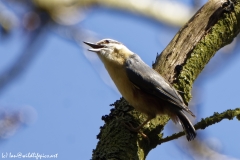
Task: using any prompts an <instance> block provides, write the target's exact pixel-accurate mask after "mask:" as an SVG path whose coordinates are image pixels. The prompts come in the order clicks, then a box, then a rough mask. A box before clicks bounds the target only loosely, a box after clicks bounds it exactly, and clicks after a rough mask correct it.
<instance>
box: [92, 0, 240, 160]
mask: <svg viewBox="0 0 240 160" xmlns="http://www.w3.org/2000/svg"><path fill="white" fill-rule="evenodd" d="M226 2H228V1H227V0H210V1H209V2H207V3H206V4H205V5H204V6H203V7H202V8H201V9H200V10H199V11H198V12H197V13H196V14H195V15H194V16H193V18H191V19H190V20H189V22H188V23H187V24H186V25H185V26H183V27H182V29H181V30H180V31H179V32H178V33H177V34H176V36H175V37H174V38H173V40H172V41H171V42H170V44H169V45H168V46H167V47H166V49H165V50H164V51H163V52H162V53H161V55H160V56H159V57H157V60H156V62H155V64H154V65H153V67H154V69H156V70H157V71H158V72H159V73H161V74H162V75H163V76H164V77H165V78H166V79H168V80H169V81H170V82H171V83H174V85H175V87H176V88H177V89H178V90H181V91H183V92H184V94H183V97H184V100H185V101H186V102H188V101H189V100H190V97H191V95H190V91H191V88H192V85H193V82H194V80H195V79H196V78H197V76H198V75H199V73H200V72H201V71H202V70H203V68H204V66H205V65H206V64H207V63H208V61H209V60H210V59H211V58H212V57H213V55H214V54H215V53H216V52H217V50H219V49H220V48H222V47H223V46H225V45H227V44H229V43H230V42H231V41H232V40H233V39H234V37H236V35H237V34H238V33H239V31H240V0H237V3H236V5H235V9H234V11H231V12H226V8H225V7H226V6H225V4H226ZM179 66H180V67H179ZM176 68H180V70H179V69H177V70H176ZM181 68H183V69H182V70H181ZM114 106H115V109H112V110H111V113H110V114H109V115H108V116H105V117H104V118H103V119H104V120H105V122H106V124H105V125H104V126H103V127H102V128H101V131H100V134H99V136H98V139H99V142H98V145H97V147H96V149H95V150H94V151H93V157H92V158H93V159H98V160H99V159H145V158H146V156H147V154H148V153H149V151H150V150H151V149H153V148H155V147H156V146H157V145H158V142H159V139H161V138H162V134H159V133H160V132H161V131H162V130H163V127H164V126H165V124H166V123H167V122H168V120H169V118H168V117H167V116H165V115H163V116H159V117H157V118H155V119H154V120H152V121H151V122H150V123H149V124H148V126H146V127H145V128H144V130H143V131H144V133H145V134H146V135H148V138H149V139H150V143H148V141H147V140H146V139H142V137H138V135H137V134H136V133H131V132H130V131H129V130H127V129H126V128H125V127H124V126H123V125H121V123H122V122H123V121H127V122H131V123H132V124H133V125H136V126H137V124H139V123H141V122H142V121H143V120H144V118H145V117H144V116H143V115H142V114H140V113H138V112H137V111H135V110H132V107H131V106H129V105H128V103H127V102H126V101H125V100H123V99H121V100H120V101H117V102H115V104H114Z"/></svg>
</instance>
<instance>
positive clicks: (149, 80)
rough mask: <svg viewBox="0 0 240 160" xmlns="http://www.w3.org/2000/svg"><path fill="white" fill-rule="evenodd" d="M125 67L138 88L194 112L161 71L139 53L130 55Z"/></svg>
mask: <svg viewBox="0 0 240 160" xmlns="http://www.w3.org/2000/svg"><path fill="white" fill-rule="evenodd" d="M125 67H126V73H127V76H128V78H129V80H130V81H131V82H132V83H133V84H134V85H135V86H136V87H137V88H138V89H140V90H142V91H144V92H146V93H148V94H151V95H153V96H156V97H158V98H160V99H162V100H165V101H168V102H170V103H173V104H175V105H176V106H178V107H180V108H181V109H184V110H185V111H187V112H189V113H190V114H192V112H191V111H190V110H189V109H188V108H186V105H185V104H184V102H183V99H182V97H181V96H180V95H179V94H178V92H177V91H176V89H175V88H173V86H172V85H171V84H169V83H168V82H167V81H166V80H165V79H164V78H163V77H162V76H161V75H160V74H159V73H157V72H156V71H155V70H153V69H152V68H150V67H149V66H148V65H147V64H146V63H144V62H143V61H142V59H141V58H140V57H139V56H138V55H136V54H134V55H132V56H130V57H129V58H128V59H127V61H126V64H125ZM192 115H193V114H192Z"/></svg>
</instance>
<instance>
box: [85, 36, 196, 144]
mask: <svg viewBox="0 0 240 160" xmlns="http://www.w3.org/2000/svg"><path fill="white" fill-rule="evenodd" d="M84 43H85V44H87V45H89V46H90V47H92V48H91V49H88V50H89V51H92V52H96V53H97V55H98V56H99V58H100V59H101V61H102V62H103V63H104V66H105V68H106V69H107V71H108V73H109V75H110V77H111V78H112V80H113V82H114V83H115V85H116V86H117V88H118V90H119V92H120V93H121V94H122V96H123V97H124V98H125V99H126V100H127V101H128V102H129V103H130V105H132V106H133V107H134V108H135V109H136V110H138V111H140V112H142V113H144V114H146V115H147V117H148V118H147V120H146V121H144V123H143V124H141V125H140V126H139V127H137V128H134V130H135V131H139V130H140V129H141V128H142V127H143V126H144V125H145V124H146V123H147V122H149V121H150V120H151V119H153V118H155V117H156V115H158V114H167V115H168V116H169V117H170V118H171V119H172V120H173V121H174V122H175V123H176V122H180V123H181V125H182V127H183V129H184V131H185V133H186V136H187V140H188V141H190V140H193V139H194V138H195V137H196V132H195V129H194V127H193V125H192V123H191V122H190V120H189V119H188V118H187V116H186V115H185V113H184V112H187V113H189V114H191V115H192V116H194V114H193V113H192V112H191V111H190V110H189V109H188V108H187V106H186V105H185V103H184V102H183V99H182V97H181V96H180V95H179V93H178V92H177V90H176V89H175V88H174V87H173V86H172V85H171V84H170V83H169V82H168V81H167V80H165V79H164V78H163V77H162V76H161V75H160V74H159V73H157V72H156V71H155V70H153V69H152V68H151V67H149V66H148V65H147V64H146V63H144V62H143V61H142V59H141V58H140V57H139V56H138V55H137V54H135V53H133V52H132V51H130V50H129V49H128V48H127V47H126V46H124V45H123V44H122V43H120V42H118V41H115V40H112V39H103V40H101V41H99V42H97V43H96V44H94V43H90V42H84ZM194 117H195V116H194Z"/></svg>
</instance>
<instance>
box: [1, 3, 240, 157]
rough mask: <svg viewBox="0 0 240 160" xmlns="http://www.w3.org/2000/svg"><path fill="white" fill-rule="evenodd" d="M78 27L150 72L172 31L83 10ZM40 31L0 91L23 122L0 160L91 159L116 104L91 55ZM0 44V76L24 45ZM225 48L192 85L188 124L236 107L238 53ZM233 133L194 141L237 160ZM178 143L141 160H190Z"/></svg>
mask: <svg viewBox="0 0 240 160" xmlns="http://www.w3.org/2000/svg"><path fill="white" fill-rule="evenodd" d="M187 2H188V1H185V3H186V4H187ZM77 27H82V28H86V29H88V30H91V31H92V32H94V33H96V34H97V35H98V38H99V40H100V39H102V38H112V39H115V40H117V41H119V42H122V43H123V44H124V45H126V46H127V47H128V48H129V49H130V50H132V51H133V52H135V53H137V54H139V55H140V57H141V58H142V59H143V60H144V61H145V62H146V63H147V64H148V65H150V66H151V64H152V62H153V61H154V60H155V57H156V55H157V53H160V52H161V51H162V50H163V49H164V48H165V47H166V46H167V44H168V43H169V42H170V41H171V39H172V38H173V37H174V35H175V34H176V33H177V31H178V30H179V28H178V27H172V26H169V25H167V24H163V23H159V22H156V21H154V20H151V19H148V18H146V17H142V16H140V15H136V14H132V13H126V12H123V11H119V10H114V9H109V8H102V7H94V8H92V9H89V10H87V11H86V12H85V18H84V19H83V20H82V22H81V23H80V24H78V25H77ZM45 32H46V34H47V36H46V38H45V39H44V41H43V42H41V44H40V45H39V50H37V51H36V52H37V53H36V56H35V57H34V58H33V59H32V61H31V63H30V64H29V65H28V67H27V68H26V70H24V72H22V73H21V74H20V75H19V76H18V77H17V78H16V79H15V80H14V81H13V82H11V83H10V84H9V85H7V86H6V87H5V88H4V89H3V90H2V91H1V92H0V109H1V110H10V111H15V110H20V111H22V112H21V113H23V114H26V115H27V116H26V117H25V118H26V120H25V121H24V120H23V121H24V122H25V123H24V125H23V126H22V127H20V128H17V129H16V131H15V130H14V131H15V132H13V133H12V134H10V135H8V136H7V137H6V138H5V139H2V140H1V143H0V146H1V147H0V159H13V158H10V157H9V155H10V154H11V155H17V154H18V153H22V154H27V153H39V154H48V155H56V154H57V155H58V158H57V159H59V160H65V159H84V160H85V159H90V158H91V155H92V150H93V149H95V147H96V144H97V142H98V140H97V139H96V135H97V134H98V133H99V128H100V126H102V125H103V124H104V122H103V121H102V120H101V117H102V116H103V115H106V114H109V112H110V109H111V107H110V106H109V105H110V104H112V103H114V102H115V101H116V100H118V99H120V97H121V95H120V94H119V92H118V91H117V89H116V88H115V87H114V86H113V85H112V82H111V81H110V78H109V77H108V76H107V73H106V71H105V70H104V67H103V65H102V64H101V62H100V60H99V59H98V58H97V57H96V56H95V55H94V53H91V52H88V51H87V49H86V48H84V47H82V46H79V45H77V44H76V43H75V42H73V41H70V40H66V39H65V38H64V37H62V36H60V35H59V34H58V32H57V31H56V30H54V29H53V28H51V27H49V28H48V29H47V30H46V31H45ZM0 41H1V43H0V56H1V58H0V75H1V73H3V71H5V70H6V69H7V68H9V67H10V66H11V65H12V64H13V63H14V62H15V60H16V59H17V56H18V55H19V54H20V53H21V52H20V51H21V50H22V48H24V46H25V44H26V43H27V38H26V37H25V36H24V33H23V32H22V31H14V32H13V33H12V34H11V35H10V37H8V39H7V40H4V41H3V40H1V39H0ZM235 43H239V42H235ZM83 46H84V45H83ZM229 48H230V49H229ZM231 49H232V48H231V46H228V48H223V49H221V50H220V51H219V52H218V53H217V54H216V55H215V56H214V57H213V58H212V59H211V61H210V62H209V64H208V65H207V66H206V68H205V69H204V71H203V72H202V73H201V74H200V75H199V77H198V78H197V80H196V81H195V83H194V86H193V100H192V102H190V107H192V108H191V110H192V111H193V112H194V113H195V114H196V116H197V118H196V119H192V122H193V123H194V124H195V123H196V122H198V121H200V120H201V119H202V118H205V117H207V116H211V115H213V113H214V112H219V113H221V112H224V111H225V110H227V109H235V108H238V107H240V103H239V101H238V100H239V89H240V86H239V85H238V84H239V81H240V74H239V69H240V63H239V60H240V53H239V52H240V51H239V47H237V48H236V49H234V50H233V53H229V50H231ZM229 54H230V55H229ZM23 117H24V116H23ZM174 126H175V125H174V124H173V123H172V121H169V123H168V124H167V127H166V129H165V131H164V135H171V134H173V133H175V132H178V131H180V130H182V129H181V127H179V126H178V127H175V128H174ZM237 126H239V122H238V120H237V119H236V118H234V119H233V120H231V121H230V120H223V121H222V122H220V123H218V124H215V125H213V126H211V127H208V128H207V129H205V130H198V131H197V134H198V135H197V137H198V139H199V140H200V141H202V142H204V143H206V144H207V145H208V147H209V148H211V149H213V150H215V151H216V152H218V153H219V154H221V155H225V157H226V159H240V152H239V148H240V143H236V142H238V141H236V140H237V139H238V135H239V134H240V129H239V127H237ZM173 128H174V129H173ZM185 141H186V138H185V137H182V138H179V139H178V140H175V141H171V142H169V143H164V144H162V145H160V146H157V147H156V148H155V149H153V150H152V151H151V152H150V153H149V155H148V157H147V160H153V159H154V160H155V159H166V160H168V159H169V160H171V159H184V160H191V159H194V158H193V157H192V156H191V155H190V154H189V153H187V147H186V148H185V147H183V146H181V145H182V142H185ZM184 144H185V145H187V143H184ZM182 148H184V149H182ZM195 159H201V157H195Z"/></svg>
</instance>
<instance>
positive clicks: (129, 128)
mask: <svg viewBox="0 0 240 160" xmlns="http://www.w3.org/2000/svg"><path fill="white" fill-rule="evenodd" d="M123 125H124V126H125V127H126V128H127V129H128V130H130V131H132V132H136V133H139V134H140V135H141V136H142V137H143V138H145V139H147V140H148V142H149V143H150V140H149V138H148V136H147V135H146V134H144V133H143V132H141V131H140V129H141V128H142V127H141V126H139V127H136V128H135V127H133V125H132V124H131V123H123Z"/></svg>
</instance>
